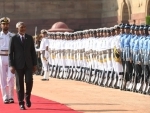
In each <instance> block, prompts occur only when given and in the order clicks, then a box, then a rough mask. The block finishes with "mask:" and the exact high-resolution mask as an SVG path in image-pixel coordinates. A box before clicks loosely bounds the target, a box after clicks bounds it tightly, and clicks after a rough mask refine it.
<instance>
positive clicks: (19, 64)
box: [8, 22, 37, 110]
mask: <svg viewBox="0 0 150 113" xmlns="http://www.w3.org/2000/svg"><path fill="white" fill-rule="evenodd" d="M16 28H17V30H18V33H17V34H16V35H15V36H13V37H12V38H11V39H10V42H9V53H8V54H9V55H8V56H9V66H10V70H11V72H12V73H15V76H16V89H17V96H18V101H19V106H20V110H25V106H24V78H25V83H26V93H25V101H26V106H27V107H31V101H30V96H31V91H32V86H33V73H34V72H35V70H36V65H37V58H36V52H35V47H34V41H33V38H32V36H30V35H28V34H26V26H25V24H24V23H23V22H18V23H17V24H16Z"/></svg>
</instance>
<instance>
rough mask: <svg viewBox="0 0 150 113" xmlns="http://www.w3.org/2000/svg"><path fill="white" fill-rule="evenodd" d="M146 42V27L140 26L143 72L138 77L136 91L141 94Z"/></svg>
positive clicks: (141, 65)
mask: <svg viewBox="0 0 150 113" xmlns="http://www.w3.org/2000/svg"><path fill="white" fill-rule="evenodd" d="M144 40H145V34H144V26H143V25H141V26H140V38H139V65H140V67H141V69H139V71H141V75H139V76H138V78H137V79H138V81H137V82H138V83H137V85H136V91H137V92H141V89H142V78H143V76H144V73H143V70H144V65H143V56H144V51H143V42H144Z"/></svg>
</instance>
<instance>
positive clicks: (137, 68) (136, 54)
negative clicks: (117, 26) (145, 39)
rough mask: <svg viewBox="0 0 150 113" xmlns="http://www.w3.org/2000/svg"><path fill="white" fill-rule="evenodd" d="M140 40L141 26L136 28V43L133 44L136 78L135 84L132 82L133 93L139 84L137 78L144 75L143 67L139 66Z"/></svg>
mask: <svg viewBox="0 0 150 113" xmlns="http://www.w3.org/2000/svg"><path fill="white" fill-rule="evenodd" d="M139 39H140V33H139V26H136V27H135V39H134V43H133V48H132V52H133V58H132V61H133V65H134V66H133V67H134V77H133V82H132V87H131V91H135V88H136V84H137V78H139V77H140V76H141V73H142V68H141V65H140V64H139V54H140V52H139Z"/></svg>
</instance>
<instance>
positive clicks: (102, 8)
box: [0, 0, 150, 35]
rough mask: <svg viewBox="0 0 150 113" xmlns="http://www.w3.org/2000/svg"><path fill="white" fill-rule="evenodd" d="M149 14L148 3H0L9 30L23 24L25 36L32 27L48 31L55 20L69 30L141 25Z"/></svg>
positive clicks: (93, 0) (20, 0)
mask: <svg viewBox="0 0 150 113" xmlns="http://www.w3.org/2000/svg"><path fill="white" fill-rule="evenodd" d="M149 14H150V0H0V16H7V17H10V19H11V31H12V32H16V30H15V24H16V22H18V21H24V22H26V24H27V28H28V33H30V34H32V35H34V28H35V26H37V28H38V31H39V30H40V29H42V28H46V29H49V28H51V26H52V24H53V23H55V22H57V21H63V22H65V23H66V24H68V26H69V27H70V28H72V29H75V30H80V29H88V28H99V27H104V26H114V25H115V24H118V23H121V22H129V23H136V24H141V23H142V24H143V23H145V17H146V16H147V15H149Z"/></svg>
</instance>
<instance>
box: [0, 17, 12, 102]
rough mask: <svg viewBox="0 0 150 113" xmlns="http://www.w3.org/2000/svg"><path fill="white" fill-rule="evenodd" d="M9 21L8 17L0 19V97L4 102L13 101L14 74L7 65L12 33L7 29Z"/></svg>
mask: <svg viewBox="0 0 150 113" xmlns="http://www.w3.org/2000/svg"><path fill="white" fill-rule="evenodd" d="M9 23H10V19H9V18H8V17H3V18H1V19H0V24H1V28H2V31H1V32H0V83H1V93H2V99H3V102H4V103H5V104H8V103H14V74H12V73H11V72H10V69H9V66H8V54H9V53H8V48H9V47H8V46H9V40H10V38H11V37H13V36H14V34H12V33H10V32H9V31H8V29H9ZM7 85H8V89H7Z"/></svg>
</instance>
